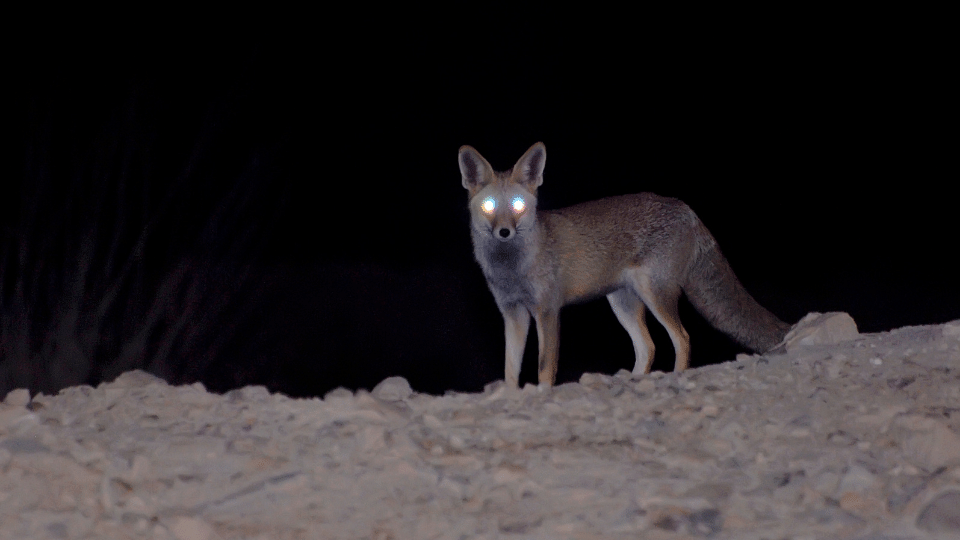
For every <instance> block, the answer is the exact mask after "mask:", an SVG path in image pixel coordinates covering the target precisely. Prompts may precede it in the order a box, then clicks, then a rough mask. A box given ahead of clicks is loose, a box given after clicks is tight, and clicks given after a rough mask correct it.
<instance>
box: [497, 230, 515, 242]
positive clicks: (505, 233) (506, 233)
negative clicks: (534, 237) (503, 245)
mask: <svg viewBox="0 0 960 540" xmlns="http://www.w3.org/2000/svg"><path fill="white" fill-rule="evenodd" d="M497 236H499V237H500V240H509V239H510V237H512V236H513V231H512V230H510V229H509V228H507V227H501V228H499V229H497Z"/></svg>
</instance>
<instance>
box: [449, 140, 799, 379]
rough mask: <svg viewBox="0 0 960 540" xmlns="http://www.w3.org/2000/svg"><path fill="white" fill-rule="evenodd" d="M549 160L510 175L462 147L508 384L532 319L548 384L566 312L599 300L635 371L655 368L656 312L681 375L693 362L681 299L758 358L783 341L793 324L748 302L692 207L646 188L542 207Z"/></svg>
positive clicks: (535, 159)
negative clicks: (626, 341)
mask: <svg viewBox="0 0 960 540" xmlns="http://www.w3.org/2000/svg"><path fill="white" fill-rule="evenodd" d="M546 159H547V151H546V146H545V145H544V144H543V143H542V142H538V143H536V144H534V145H533V146H531V147H530V148H529V149H528V150H527V151H526V152H525V153H524V154H523V156H521V157H520V159H519V160H518V161H517V163H516V164H515V165H514V166H513V168H511V169H509V170H507V171H505V172H497V171H495V170H494V169H493V167H491V166H490V163H489V162H487V160H486V159H484V158H483V156H481V155H480V153H479V152H477V151H476V150H475V149H474V148H473V147H471V146H468V145H465V146H462V147H461V148H460V152H459V164H460V174H461V178H462V183H463V187H464V188H465V189H466V190H467V193H468V208H469V213H470V235H471V240H472V243H473V252H474V257H475V258H476V260H477V263H478V264H479V265H480V268H481V270H482V271H483V275H484V277H485V278H486V281H487V286H488V288H489V289H490V292H491V293H493V297H494V300H495V301H496V304H497V307H498V308H499V310H500V313H501V314H502V315H503V321H504V334H505V338H506V339H505V341H506V352H505V368H504V378H505V381H506V383H507V384H508V385H510V386H511V387H513V388H517V387H518V384H519V376H520V365H521V362H522V360H523V352H524V348H525V346H526V341H527V333H528V331H529V329H530V319H531V317H532V318H533V320H534V321H535V323H536V329H537V341H538V345H539V357H538V366H537V367H538V372H537V376H538V380H539V383H540V386H541V387H550V386H553V385H554V384H555V383H556V376H557V361H558V352H559V340H560V319H559V315H560V309H561V308H562V307H563V306H565V305H568V304H572V303H579V302H585V301H588V300H592V299H596V298H599V297H601V296H606V298H607V301H608V302H609V303H610V307H611V308H613V312H614V314H615V315H616V318H617V320H618V321H619V322H620V324H621V325H622V326H623V327H624V328H625V329H626V331H627V333H628V334H629V336H630V339H631V340H632V342H633V348H634V353H635V355H636V359H635V363H634V366H633V373H634V374H636V375H642V374H646V373H649V372H650V368H651V366H652V364H653V357H654V352H655V347H654V343H653V339H652V338H651V337H650V331H649V330H648V328H647V325H646V321H645V313H646V310H647V309H649V310H650V312H651V313H653V316H654V318H656V320H657V321H658V322H659V323H660V324H661V325H663V326H664V328H666V330H667V334H668V335H669V336H670V341H671V342H672V343H673V349H674V351H675V358H674V364H673V369H674V371H683V370H685V369H687V367H688V366H689V363H690V336H689V335H688V334H687V331H686V330H685V329H684V327H683V325H682V324H681V322H680V318H679V313H678V301H679V298H680V294H681V293H684V294H685V295H686V296H687V298H688V299H689V300H690V302H691V304H693V306H694V307H695V308H696V310H697V311H698V312H699V313H700V314H701V315H703V317H704V318H705V319H706V320H707V321H708V322H710V324H711V325H712V326H714V327H715V328H717V329H719V330H720V331H722V332H724V333H726V334H727V335H728V336H730V337H731V338H733V340H734V341H736V342H738V343H740V344H741V345H743V346H744V347H746V348H748V349H750V350H752V351H754V352H758V353H763V352H767V351H769V350H770V349H773V348H774V347H776V346H777V345H778V344H779V343H780V342H781V341H782V340H783V338H784V337H785V335H786V333H787V331H788V330H789V329H790V325H788V324H787V323H785V322H783V321H782V320H780V319H779V318H777V317H776V316H775V315H774V314H773V313H771V312H770V311H768V310H767V309H766V308H764V307H763V306H761V305H760V304H759V303H758V302H757V301H756V300H755V299H754V298H753V297H752V296H750V294H749V293H748V292H747V290H746V289H745V288H744V287H743V285H742V284H741V283H740V281H739V280H738V279H737V277H736V276H735V275H734V273H733V269H732V268H731V267H730V264H729V263H728V262H727V260H726V258H725V257H724V256H723V254H722V253H721V252H720V248H719V246H718V245H717V242H716V240H715V239H714V237H713V235H712V234H710V232H709V231H708V230H707V228H706V227H705V226H704V225H703V223H701V221H700V219H699V218H698V217H697V215H696V214H695V213H694V212H693V210H692V209H691V208H690V207H689V206H687V205H686V204H685V203H683V202H682V201H680V200H678V199H674V198H668V197H661V196H659V195H655V194H653V193H637V194H630V195H620V196H613V197H607V198H603V199H599V200H595V201H590V202H585V203H580V204H576V205H574V206H569V207H566V208H561V209H557V210H541V209H539V208H537V190H538V189H539V187H540V186H541V185H542V184H543V170H544V165H545V163H546Z"/></svg>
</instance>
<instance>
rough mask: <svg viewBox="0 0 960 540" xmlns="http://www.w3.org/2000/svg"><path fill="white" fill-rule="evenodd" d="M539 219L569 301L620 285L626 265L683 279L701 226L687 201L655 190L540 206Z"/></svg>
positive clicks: (544, 247)
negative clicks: (555, 207) (550, 207)
mask: <svg viewBox="0 0 960 540" xmlns="http://www.w3.org/2000/svg"><path fill="white" fill-rule="evenodd" d="M537 217H538V220H539V221H540V223H541V226H542V231H543V234H544V238H543V246H542V248H543V249H544V250H545V251H546V253H544V255H545V258H546V259H547V260H549V261H551V262H552V265H553V266H554V269H555V271H557V272H558V274H559V277H561V278H562V279H563V281H565V282H566V284H567V286H566V287H565V289H566V293H565V296H567V297H569V298H570V299H571V300H576V299H582V298H586V297H588V296H596V295H598V294H606V293H607V292H609V291H610V290H612V289H615V288H617V287H618V286H619V284H620V281H621V278H620V275H621V274H622V273H623V271H624V270H627V269H628V268H637V267H643V268H645V269H646V270H648V271H650V272H651V273H655V274H664V273H672V274H674V275H675V276H676V277H677V278H680V279H682V275H683V274H684V273H685V271H684V269H685V267H686V265H687V264H688V262H689V258H690V256H691V255H692V253H693V248H694V245H693V242H694V241H695V239H696V238H697V234H696V233H697V231H696V229H697V228H698V226H699V224H698V219H697V217H696V215H694V213H693V211H692V210H691V209H690V208H689V207H688V206H687V205H686V204H684V203H683V202H681V201H680V200H678V199H673V198H669V197H661V196H659V195H655V194H653V193H638V194H633V195H621V196H616V197H608V198H604V199H598V200H595V201H589V202H585V203H581V204H576V205H573V206H569V207H566V208H561V209H558V210H541V211H538V216H537ZM544 262H546V261H544ZM590 290H593V291H594V292H593V294H590V295H587V294H586V292H587V291H590Z"/></svg>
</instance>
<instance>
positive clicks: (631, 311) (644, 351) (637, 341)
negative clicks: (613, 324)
mask: <svg viewBox="0 0 960 540" xmlns="http://www.w3.org/2000/svg"><path fill="white" fill-rule="evenodd" d="M607 301H609V302H610V307H612V308H613V313H614V314H615V315H616V316H617V320H618V321H620V324H622V325H623V327H624V328H625V329H626V330H627V333H628V334H630V339H631V340H632V341H633V351H634V353H636V355H637V361H636V363H635V364H634V365H633V373H634V374H636V375H641V374H643V373H650V366H652V365H653V354H654V351H655V349H656V348H655V347H654V344H653V338H651V337H650V330H648V329H647V322H646V320H644V313H645V310H644V307H643V301H641V300H640V298H639V297H638V296H637V295H636V294H634V292H633V291H632V290H630V289H620V290H618V291H614V292H612V293H610V294H608V295H607Z"/></svg>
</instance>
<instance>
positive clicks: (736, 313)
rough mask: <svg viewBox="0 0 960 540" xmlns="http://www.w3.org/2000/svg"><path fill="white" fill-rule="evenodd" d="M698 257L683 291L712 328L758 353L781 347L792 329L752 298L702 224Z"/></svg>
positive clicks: (700, 225) (700, 226)
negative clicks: (784, 338) (780, 344)
mask: <svg viewBox="0 0 960 540" xmlns="http://www.w3.org/2000/svg"><path fill="white" fill-rule="evenodd" d="M699 228H700V230H699V231H698V233H699V234H698V246H697V255H696V257H695V259H694V261H693V266H692V267H691V268H690V271H689V273H688V274H687V283H686V284H685V285H684V287H683V290H684V292H685V293H686V294H687V298H689V299H690V302H691V303H692V304H693V306H694V307H695V308H696V309H697V311H699V312H700V314H701V315H703V316H704V318H706V319H707V320H708V321H710V324H712V325H713V326H714V327H716V328H717V329H718V330H720V331H722V332H724V333H725V334H727V335H729V336H730V337H732V338H733V339H734V340H735V341H737V343H740V344H741V345H743V346H744V347H747V348H749V349H751V350H753V351H756V352H766V351H768V350H770V349H772V348H774V347H775V346H776V345H777V344H779V343H780V342H781V341H782V340H783V337H784V336H785V335H786V333H787V331H788V330H790V325H789V324H787V323H785V322H783V321H781V320H780V319H778V318H777V317H776V316H775V315H774V314H773V313H770V312H769V311H767V310H766V308H764V307H763V306H761V305H760V304H759V303H757V301H756V300H754V299H753V297H752V296H750V293H748V292H747V290H746V289H744V288H743V285H741V284H740V281H739V280H738V279H737V276H736V275H734V273H733V269H732V268H730V263H728V262H727V259H726V258H725V257H724V256H723V253H721V252H720V248H719V247H718V246H717V242H716V241H715V240H714V239H713V236H712V235H711V234H710V232H709V231H707V229H706V227H704V226H703V224H699Z"/></svg>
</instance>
